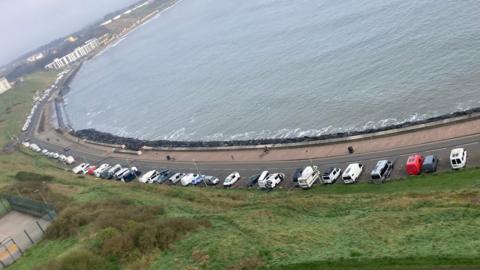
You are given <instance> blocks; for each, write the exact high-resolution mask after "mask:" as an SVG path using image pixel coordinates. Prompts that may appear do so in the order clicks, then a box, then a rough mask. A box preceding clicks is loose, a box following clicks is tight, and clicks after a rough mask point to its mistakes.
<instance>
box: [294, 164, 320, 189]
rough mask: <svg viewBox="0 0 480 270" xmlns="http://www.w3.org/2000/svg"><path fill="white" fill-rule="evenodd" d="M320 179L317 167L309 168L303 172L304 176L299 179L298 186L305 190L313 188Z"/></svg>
mask: <svg viewBox="0 0 480 270" xmlns="http://www.w3.org/2000/svg"><path fill="white" fill-rule="evenodd" d="M319 178H320V172H319V171H318V167H317V166H307V167H306V168H305V169H303V171H302V175H301V176H300V177H299V178H298V186H300V187H301V188H303V189H307V188H311V187H312V186H313V184H315V182H316V181H317V180H318V179H319Z"/></svg>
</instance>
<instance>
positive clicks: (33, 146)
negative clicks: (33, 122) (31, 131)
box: [30, 143, 42, 153]
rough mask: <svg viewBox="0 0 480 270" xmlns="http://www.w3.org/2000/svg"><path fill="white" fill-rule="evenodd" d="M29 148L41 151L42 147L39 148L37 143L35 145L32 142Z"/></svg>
mask: <svg viewBox="0 0 480 270" xmlns="http://www.w3.org/2000/svg"><path fill="white" fill-rule="evenodd" d="M30 149H31V150H32V151H35V152H37V153H38V152H41V151H42V149H41V148H40V147H39V146H38V145H36V144H34V143H32V144H30Z"/></svg>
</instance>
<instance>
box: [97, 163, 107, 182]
mask: <svg viewBox="0 0 480 270" xmlns="http://www.w3.org/2000/svg"><path fill="white" fill-rule="evenodd" d="M108 169H110V165H108V164H107V163H104V164H102V165H100V167H98V168H97V169H96V170H95V171H94V172H93V174H94V175H95V177H97V178H100V175H102V173H103V172H104V171H106V170H108Z"/></svg>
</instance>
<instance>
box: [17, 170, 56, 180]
mask: <svg viewBox="0 0 480 270" xmlns="http://www.w3.org/2000/svg"><path fill="white" fill-rule="evenodd" d="M15 179H17V180H18V181H40V182H41V181H43V182H50V181H53V180H54V178H53V177H52V176H49V175H44V174H38V173H33V172H24V171H20V172H17V174H15Z"/></svg>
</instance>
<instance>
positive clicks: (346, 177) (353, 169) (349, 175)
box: [342, 163, 363, 184]
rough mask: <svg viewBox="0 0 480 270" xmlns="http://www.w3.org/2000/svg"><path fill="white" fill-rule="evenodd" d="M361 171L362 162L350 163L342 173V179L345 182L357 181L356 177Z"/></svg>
mask: <svg viewBox="0 0 480 270" xmlns="http://www.w3.org/2000/svg"><path fill="white" fill-rule="evenodd" d="M362 172H363V164H361V163H352V164H350V165H348V167H347V168H346V169H345V171H344V172H343V174H342V179H343V182H344V183H345V184H353V183H356V182H357V181H358V178H359V177H360V175H361V174H362Z"/></svg>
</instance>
